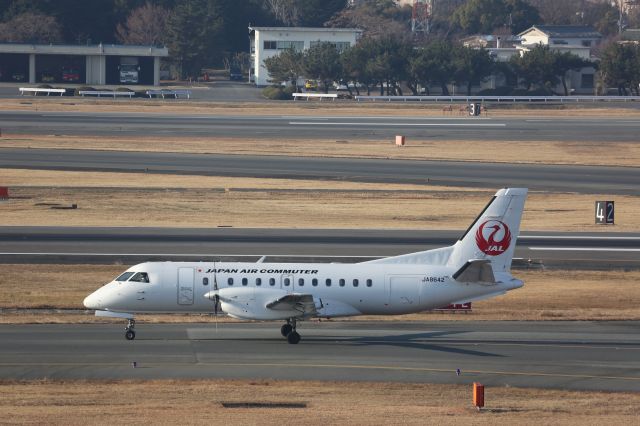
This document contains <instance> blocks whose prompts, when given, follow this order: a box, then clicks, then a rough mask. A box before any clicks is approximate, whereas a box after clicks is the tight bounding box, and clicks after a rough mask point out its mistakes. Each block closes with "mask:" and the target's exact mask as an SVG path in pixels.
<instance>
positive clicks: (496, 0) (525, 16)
mask: <svg viewBox="0 0 640 426" xmlns="http://www.w3.org/2000/svg"><path fill="white" fill-rule="evenodd" d="M539 20H540V16H539V14H538V11H537V10H536V9H535V8H534V7H533V6H531V5H529V4H528V3H527V2H525V1H524V0H469V1H468V2H466V3H464V4H463V5H462V6H460V7H459V8H457V9H456V10H455V12H454V13H453V15H452V16H451V22H452V23H453V24H454V25H456V26H458V27H459V28H461V29H462V30H463V31H464V32H465V33H467V34H475V33H482V34H491V33H492V32H493V31H494V30H495V29H496V28H499V27H509V28H511V30H512V31H513V32H514V33H519V32H521V31H524V30H525V29H527V28H529V27H530V26H531V25H533V24H535V23H538V22H539Z"/></svg>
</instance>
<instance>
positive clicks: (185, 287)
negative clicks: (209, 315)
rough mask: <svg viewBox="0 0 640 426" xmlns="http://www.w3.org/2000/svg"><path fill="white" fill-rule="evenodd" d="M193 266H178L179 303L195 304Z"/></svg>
mask: <svg viewBox="0 0 640 426" xmlns="http://www.w3.org/2000/svg"><path fill="white" fill-rule="evenodd" d="M194 283H195V271H194V269H193V268H178V305H193V286H194Z"/></svg>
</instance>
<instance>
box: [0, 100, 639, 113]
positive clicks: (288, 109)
mask: <svg viewBox="0 0 640 426" xmlns="http://www.w3.org/2000/svg"><path fill="white" fill-rule="evenodd" d="M446 105H448V104H439V105H438V104H427V103H424V104H419V103H387V102H377V103H371V102H361V103H356V102H350V101H347V102H266V101H265V102H194V101H176V100H166V101H158V100H129V99H126V100H116V101H114V100H109V99H89V98H86V99H82V98H73V99H69V98H62V99H60V98H42V97H40V98H35V97H25V98H21V99H2V100H0V110H5V111H50V112H76V111H77V112H115V113H127V112H134V113H140V112H143V113H157V114H213V115H308V116H315V115H324V116H356V115H368V116H409V117H420V116H447V117H450V116H451V113H444V112H443V111H442V108H443V107H444V106H446ZM639 114H640V112H638V111H637V110H635V109H632V108H618V107H614V106H611V105H609V106H607V107H594V106H593V105H535V106H530V105H500V106H491V107H490V113H489V115H490V116H526V117H545V116H551V117H563V116H571V117H576V116H583V117H595V116H597V117H603V116H604V117H609V116H615V117H637V116H638V115H639Z"/></svg>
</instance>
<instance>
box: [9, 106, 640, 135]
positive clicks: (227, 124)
mask: <svg viewBox="0 0 640 426" xmlns="http://www.w3.org/2000/svg"><path fill="white" fill-rule="evenodd" d="M0 128H2V130H3V131H4V132H6V133H7V134H44V135H51V134H59V135H97V136H106V135H109V136H133V135H137V136H176V137H185V136H216V137H250V138H258V139H259V138H278V139H291V138H296V139H298V138H318V137H322V138H330V139H336V140H343V139H346V140H349V139H389V140H391V138H393V137H394V136H395V135H396V134H398V133H401V134H403V135H405V136H407V137H408V138H410V139H421V140H460V139H469V140H479V141H495V140H500V141H504V140H507V141H509V140H518V141H528V140H537V141H547V140H549V141H560V142H562V141H567V142H585V141H590V142H598V143H606V142H608V141H611V142H634V143H635V142H638V138H637V134H638V133H639V132H640V120H638V119H634V118H615V117H555V118H547V117H537V116H536V115H535V112H532V113H531V116H529V117H508V118H504V117H495V118H494V117H465V116H460V117H451V116H443V117H402V116H382V117H370V116H366V117H354V116H344V115H341V116H298V115H292V116H250V115H235V116H223V115H211V114H191V115H187V114H170V115H169V114H154V113H126V114H122V113H79V112H34V111H6V112H0Z"/></svg>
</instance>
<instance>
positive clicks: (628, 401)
mask: <svg viewBox="0 0 640 426" xmlns="http://www.w3.org/2000/svg"><path fill="white" fill-rule="evenodd" d="M223 402H224V403H228V402H232V403H233V402H236V403H240V402H244V403H247V402H248V403H265V404H274V403H275V404H277V403H297V404H306V408H223V406H222V403H223ZM485 404H486V408H485V409H484V410H483V411H481V412H478V411H476V410H475V409H474V408H473V407H472V403H471V387H470V386H466V385H434V384H410V383H408V384H405V383H402V384H400V383H366V385H364V384H362V383H353V382H292V381H272V380H268V381H267V380H264V381H248V380H199V381H191V380H154V381H144V382H140V381H48V380H45V381H39V382H38V381H31V382H10V381H8V382H7V381H5V382H2V383H0V411H2V413H3V420H2V422H9V423H11V424H60V425H85V424H123V425H124V424H224V425H248V424H249V425H253V424H261V425H282V424H296V423H304V424H310V425H326V424H353V425H372V424H375V425H388V424H403V425H404V424H407V425H414V424H415V425H423V424H434V425H435V424H437V425H459V424H505V425H507V424H508V425H512V424H548V425H552V424H563V425H581V426H582V425H601V424H612V425H625V424H635V423H637V419H638V415H639V407H640V394H638V393H606V392H570V391H556V390H541V389H520V388H506V387H496V388H491V387H489V388H487V389H486V390H485Z"/></svg>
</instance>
